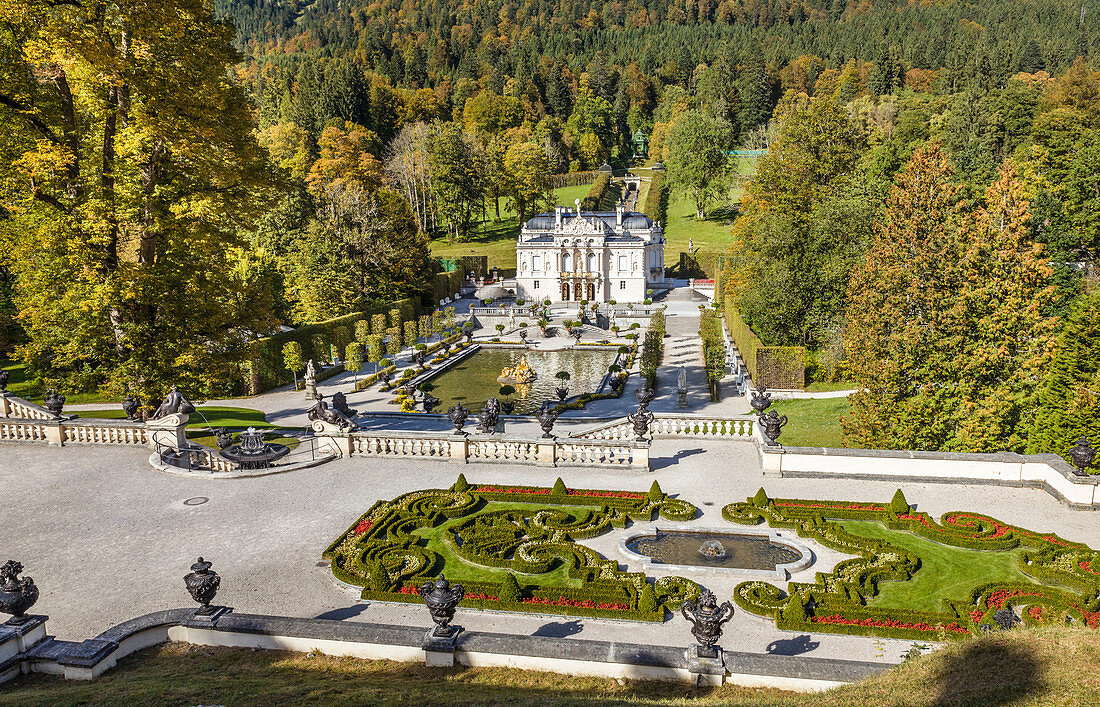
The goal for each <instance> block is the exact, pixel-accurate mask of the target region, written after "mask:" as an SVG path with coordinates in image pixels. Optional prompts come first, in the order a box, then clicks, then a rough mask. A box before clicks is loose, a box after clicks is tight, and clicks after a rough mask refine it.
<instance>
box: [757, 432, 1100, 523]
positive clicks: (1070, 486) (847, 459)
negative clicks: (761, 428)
mask: <svg viewBox="0 0 1100 707" xmlns="http://www.w3.org/2000/svg"><path fill="white" fill-rule="evenodd" d="M760 453H761V462H762V466H763V469H764V476H777V477H802V478H834V477H836V478H855V479H871V480H898V481H917V482H924V483H967V484H974V483H978V484H993V485H997V486H1017V487H1032V488H1041V489H1043V490H1044V491H1046V492H1047V493H1049V494H1050V495H1052V496H1054V497H1055V498H1057V499H1058V500H1060V501H1061V502H1062V503H1064V504H1065V505H1067V506H1069V507H1070V508H1079V509H1088V510H1091V509H1096V510H1100V477H1097V476H1079V475H1077V474H1076V471H1075V470H1074V468H1073V467H1071V466H1070V465H1069V464H1067V463H1066V462H1065V461H1064V460H1063V459H1062V458H1061V457H1059V456H1058V455H1056V454H1034V455H1022V454H1015V453H1012V452H1000V453H997V454H955V453H949V452H910V451H899V450H873V449H833V448H825V447H779V446H768V445H762V446H761V447H760Z"/></svg>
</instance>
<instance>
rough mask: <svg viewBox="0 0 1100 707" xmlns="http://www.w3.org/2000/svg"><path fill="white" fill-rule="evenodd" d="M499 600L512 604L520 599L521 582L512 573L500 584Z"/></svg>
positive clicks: (505, 576)
mask: <svg viewBox="0 0 1100 707" xmlns="http://www.w3.org/2000/svg"><path fill="white" fill-rule="evenodd" d="M499 598H500V600H501V601H511V602H518V601H519V599H520V591H519V582H517V581H516V576H515V575H514V574H512V573H511V572H509V573H508V574H506V575H504V579H503V580H501V582H500V595H499Z"/></svg>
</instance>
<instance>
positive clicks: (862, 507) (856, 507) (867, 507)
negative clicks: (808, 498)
mask: <svg viewBox="0 0 1100 707" xmlns="http://www.w3.org/2000/svg"><path fill="white" fill-rule="evenodd" d="M775 505H776V506H777V507H779V508H824V509H825V510H829V511H881V510H882V509H883V508H884V506H880V505H878V504H875V503H840V504H837V503H778V502H777V503H776V504H775Z"/></svg>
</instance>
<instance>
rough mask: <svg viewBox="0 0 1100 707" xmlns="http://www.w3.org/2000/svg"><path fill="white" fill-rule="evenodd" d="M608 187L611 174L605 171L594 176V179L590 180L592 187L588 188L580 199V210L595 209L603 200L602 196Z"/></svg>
mask: <svg viewBox="0 0 1100 707" xmlns="http://www.w3.org/2000/svg"><path fill="white" fill-rule="evenodd" d="M610 188H611V175H610V174H608V173H607V172H600V175H599V176H598V177H596V181H594V182H592V187H591V188H590V189H589V190H588V196H586V197H584V200H583V201H581V210H582V211H597V210H598V209H599V208H600V204H601V203H602V202H603V198H604V196H606V195H607V190H608V189H610Z"/></svg>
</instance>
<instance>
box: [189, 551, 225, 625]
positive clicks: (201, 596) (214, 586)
mask: <svg viewBox="0 0 1100 707" xmlns="http://www.w3.org/2000/svg"><path fill="white" fill-rule="evenodd" d="M210 566H211V565H210V563H209V562H207V561H205V560H203V559H202V558H201V557H200V558H199V561H198V562H196V563H195V564H193V565H191V572H190V574H188V575H187V576H185V577H184V578H183V583H184V585H186V587H187V591H188V592H190V593H191V598H192V599H194V600H195V601H197V602H198V603H200V604H202V608H201V609H199V610H198V611H196V612H195V614H196V615H197V616H208V615H210V614H212V613H214V611H215V610H214V609H212V608H210V602H212V601H214V595H216V594H217V593H218V587H219V586H221V583H222V578H221V577H219V576H218V573H217V572H215V571H214V570H212V569H210Z"/></svg>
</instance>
